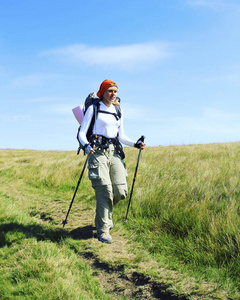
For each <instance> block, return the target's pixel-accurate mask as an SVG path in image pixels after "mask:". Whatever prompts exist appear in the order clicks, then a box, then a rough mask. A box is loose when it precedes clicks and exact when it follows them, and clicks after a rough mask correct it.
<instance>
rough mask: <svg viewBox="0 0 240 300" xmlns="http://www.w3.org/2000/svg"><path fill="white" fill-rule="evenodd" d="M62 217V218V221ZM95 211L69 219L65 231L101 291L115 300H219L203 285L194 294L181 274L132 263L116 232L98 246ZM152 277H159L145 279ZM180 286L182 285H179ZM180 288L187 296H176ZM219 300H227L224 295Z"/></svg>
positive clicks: (126, 245)
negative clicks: (78, 243)
mask: <svg viewBox="0 0 240 300" xmlns="http://www.w3.org/2000/svg"><path fill="white" fill-rule="evenodd" d="M64 217H65V215H64V214H62V216H61V218H62V219H64ZM93 218H94V211H93V210H86V209H85V210H84V214H82V217H81V219H79V217H78V216H77V215H71V222H70V223H71V225H70V224H68V225H67V226H66V227H65V228H66V229H67V230H68V232H69V235H70V236H71V237H72V238H73V239H76V240H81V241H82V245H83V246H81V248H80V249H79V251H77V253H78V254H79V256H80V257H81V259H83V260H84V261H85V262H86V263H87V264H88V265H89V266H90V268H91V269H92V275H93V276H95V278H96V279H97V280H98V281H99V283H100V285H101V287H102V289H103V290H104V291H105V292H106V293H108V294H111V295H113V297H114V299H120V298H121V297H122V296H125V298H126V299H153V300H154V299H162V300H177V299H182V300H184V299H194V300H195V299H199V300H200V299H219V298H215V297H211V296H209V294H210V292H211V291H212V290H214V286H213V285H212V284H209V283H203V285H202V288H201V287H199V288H198V293H197V294H196V293H195V292H193V291H194V290H195V285H197V284H198V285H199V283H195V280H194V279H193V278H188V279H187V280H184V279H183V278H181V276H182V275H181V274H178V273H177V272H175V271H172V270H166V269H164V268H159V266H158V263H157V262H156V261H153V260H152V259H150V260H149V259H146V260H145V259H143V260H141V262H136V261H135V262H134V259H135V258H136V257H135V255H134V254H133V252H132V251H131V247H132V244H131V243H128V241H127V240H126V239H125V238H124V237H123V236H121V235H120V234H119V232H118V231H117V230H114V229H113V230H111V235H112V238H113V243H112V244H105V243H100V242H99V241H98V240H97V238H96V230H95V227H94V226H93V225H92V224H93ZM74 224H75V225H76V224H78V227H77V228H76V227H74ZM151 270H154V274H158V276H152V275H146V274H151ZM180 282H181V283H180ZM179 284H181V290H182V291H184V294H185V295H186V294H188V296H184V295H180V296H176V294H175V293H174V289H173V286H174V285H178V286H179ZM221 297H222V299H227V297H225V295H224V293H223V294H222V295H221Z"/></svg>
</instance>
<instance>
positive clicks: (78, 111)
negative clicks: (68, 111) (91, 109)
mask: <svg viewBox="0 0 240 300" xmlns="http://www.w3.org/2000/svg"><path fill="white" fill-rule="evenodd" d="M72 112H73V114H74V116H75V118H76V119H77V121H78V123H79V124H80V125H81V124H82V121H83V117H84V107H83V105H79V106H77V107H75V108H73V109H72Z"/></svg>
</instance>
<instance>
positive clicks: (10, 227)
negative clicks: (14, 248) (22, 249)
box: [0, 222, 93, 247]
mask: <svg viewBox="0 0 240 300" xmlns="http://www.w3.org/2000/svg"><path fill="white" fill-rule="evenodd" d="M8 233H10V234H11V236H9V235H8ZM18 233H22V234H23V235H24V236H25V238H33V237H34V238H36V239H37V241H45V240H50V241H52V242H55V243H59V242H60V241H61V240H63V239H65V238H67V237H68V236H70V237H71V238H73V239H75V240H77V239H79V240H81V239H84V240H86V239H90V238H92V237H93V227H92V226H85V227H82V228H77V229H74V230H72V231H70V232H68V231H67V230H65V229H63V228H47V227H46V226H41V225H38V224H31V225H23V224H19V223H17V222H11V223H6V224H1V225H0V247H4V246H5V245H7V246H11V245H12V244H13V243H16V242H17V241H18V240H19V241H20V240H21V239H23V238H24V236H23V235H22V234H21V235H18Z"/></svg>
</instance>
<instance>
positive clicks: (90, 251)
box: [0, 143, 240, 299]
mask: <svg viewBox="0 0 240 300" xmlns="http://www.w3.org/2000/svg"><path fill="white" fill-rule="evenodd" d="M0 154H1V158H0V172H1V177H0V178H1V179H0V180H1V185H0V197H1V201H0V298H1V299H63V298H64V299H240V251H239V250H240V220H239V215H240V201H239V200H240V184H239V177H240V161H239V155H240V143H228V144H207V145H186V146H185V145H184V146H168V147H147V148H146V149H145V150H144V151H142V154H141V160H140V164H139V169H138V174H137V178H136V182H135V187H134V192H133V198H132V203H131V207H130V211H129V215H128V223H127V224H124V222H123V219H124V217H125V214H126V209H127V204H128V199H127V200H125V201H121V202H120V203H119V204H118V205H117V207H115V210H114V229H113V231H112V233H111V235H112V236H113V240H114V242H113V244H111V245H107V244H102V243H100V242H98V241H97V239H96V238H95V231H94V226H93V220H94V210H95V199H94V193H93V190H92V188H91V183H90V181H89V180H88V178H87V170H86V172H85V174H84V176H83V179H82V181H81V184H80V188H79V191H78V194H77V197H76V199H75V201H74V204H73V207H72V210H71V213H70V215H69V218H68V224H67V225H66V226H65V227H64V228H62V221H63V220H64V218H65V216H66V212H67V210H68V207H69V204H70V201H71V198H72V195H73V192H74V190H75V187H76V184H77V181H78V178H79V175H80V173H81V170H82V167H83V164H84V161H85V159H86V157H84V156H83V155H82V153H81V155H78V156H77V155H76V152H75V151H33V150H12V149H1V150H0ZM125 154H126V159H125V162H126V166H127V169H128V174H129V176H128V184H129V190H130V188H131V184H132V180H133V175H134V170H135V166H136V161H137V155H138V150H137V149H133V148H125ZM140 279H141V280H140ZM161 297H162V298H161ZM164 297H165V298H164Z"/></svg>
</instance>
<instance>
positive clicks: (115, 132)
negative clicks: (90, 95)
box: [78, 101, 134, 147]
mask: <svg viewBox="0 0 240 300" xmlns="http://www.w3.org/2000/svg"><path fill="white" fill-rule="evenodd" d="M99 104H100V107H99V110H102V111H107V112H110V113H116V109H115V107H114V105H113V104H112V105H111V106H110V107H108V106H106V105H105V104H104V103H103V102H102V101H100V103H99ZM92 117H93V105H91V106H89V108H88V109H87V111H86V114H85V115H84V118H83V121H82V124H81V129H80V131H79V136H78V137H79V140H80V142H81V144H82V145H85V144H88V143H89V141H88V140H87V137H86V134H87V131H88V128H89V126H90V123H91V120H92ZM93 133H94V134H97V135H103V136H105V137H106V138H115V137H117V136H118V139H119V141H120V142H121V143H123V144H125V145H127V146H130V147H133V146H134V141H132V140H131V139H129V138H128V137H127V136H126V135H125V133H124V129H123V114H122V116H121V118H120V120H117V119H116V118H115V116H114V115H112V114H105V113H101V112H99V113H98V114H97V119H96V122H95V124H94V126H93Z"/></svg>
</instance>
